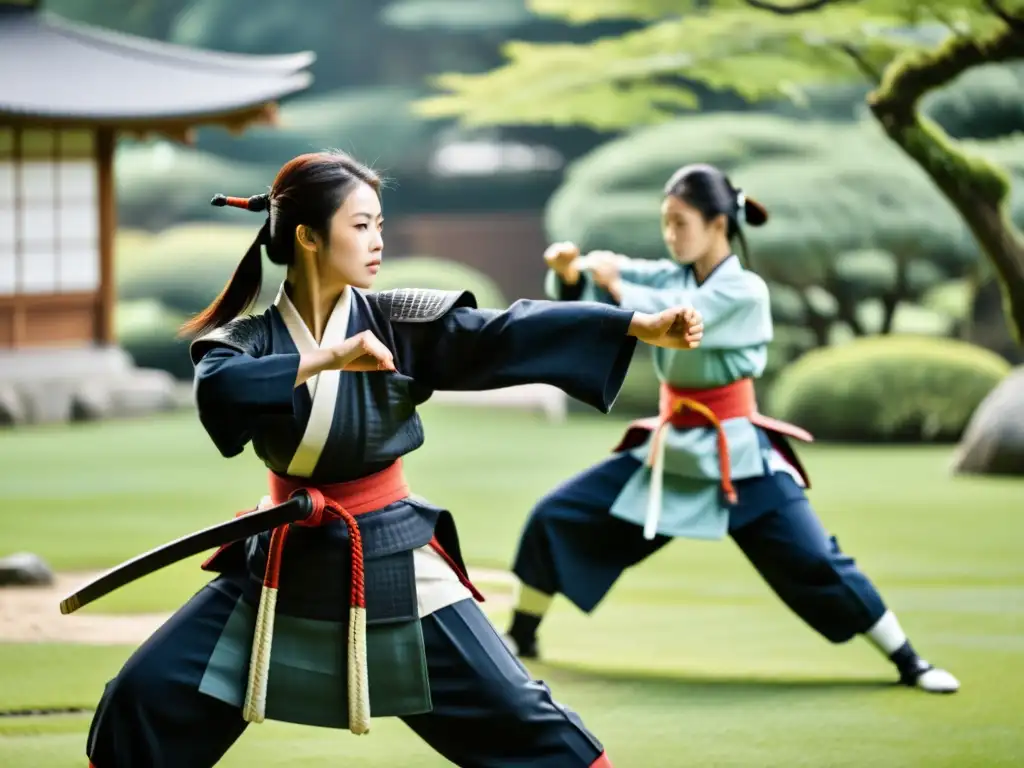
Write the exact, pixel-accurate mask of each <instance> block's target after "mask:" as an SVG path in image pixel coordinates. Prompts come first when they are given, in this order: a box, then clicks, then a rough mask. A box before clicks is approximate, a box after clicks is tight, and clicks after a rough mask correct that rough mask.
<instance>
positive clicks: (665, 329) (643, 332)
mask: <svg viewBox="0 0 1024 768" xmlns="http://www.w3.org/2000/svg"><path fill="white" fill-rule="evenodd" d="M629 335H630V336H636V338H638V339H639V340H640V341H642V342H644V343H646V344H650V345H651V346H652V347H665V348H666V349H696V348H697V347H699V346H700V340H701V338H702V337H703V336H704V320H703V318H702V317H701V315H700V312H698V311H697V310H695V309H693V308H692V307H673V308H671V309H666V310H664V311H663V312H658V313H657V314H655V315H650V314H647V313H644V312H634V313H633V321H632V322H631V323H630V325H629Z"/></svg>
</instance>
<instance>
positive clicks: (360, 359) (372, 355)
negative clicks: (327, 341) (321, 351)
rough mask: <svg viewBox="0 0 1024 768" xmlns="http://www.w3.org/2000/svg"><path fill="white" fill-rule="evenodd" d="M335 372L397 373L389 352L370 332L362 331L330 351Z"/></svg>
mask: <svg viewBox="0 0 1024 768" xmlns="http://www.w3.org/2000/svg"><path fill="white" fill-rule="evenodd" d="M331 351H332V352H333V353H334V364H333V365H332V366H331V367H332V368H334V369H335V370H341V371H397V370H398V369H397V368H395V358H394V355H392V354H391V350H390V349H388V348H387V347H386V346H384V343H383V342H382V341H381V340H380V339H378V338H377V337H376V336H374V335H373V334H372V333H371V332H370V331H362V332H361V333H357V334H356V335H355V336H353V337H351V338H349V339H345V341H343V342H341V344H338V345H337V346H336V347H334V349H332V350H331Z"/></svg>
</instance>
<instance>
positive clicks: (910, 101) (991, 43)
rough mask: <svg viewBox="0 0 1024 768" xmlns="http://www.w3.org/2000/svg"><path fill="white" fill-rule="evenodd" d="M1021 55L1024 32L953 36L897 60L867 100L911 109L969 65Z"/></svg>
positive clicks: (906, 110)
mask: <svg viewBox="0 0 1024 768" xmlns="http://www.w3.org/2000/svg"><path fill="white" fill-rule="evenodd" d="M1021 58H1024V35H1021V34H1019V33H1018V32H1017V31H1016V30H1014V29H1012V28H1007V29H1004V30H1000V31H999V32H997V33H996V34H994V35H991V36H989V37H986V38H981V39H978V38H956V39H952V40H950V41H949V42H948V43H946V44H945V45H941V46H939V47H938V48H936V49H935V50H932V51H926V52H923V53H916V54H912V55H908V56H904V57H901V58H900V59H897V60H896V61H895V62H893V64H891V65H890V66H889V67H887V68H886V71H885V78H884V79H883V81H882V84H881V85H880V86H879V88H878V90H877V91H875V92H874V93H872V94H871V95H870V96H869V97H868V98H869V103H870V104H871V106H872V108H873V109H875V110H876V111H881V112H887V111H890V110H894V111H900V112H904V113H910V112H912V111H913V110H914V109H915V108H916V106H917V102H918V101H920V99H921V97H922V96H924V95H925V94H926V93H928V92H929V91H931V90H934V89H935V88H941V87H942V86H944V85H946V84H947V83H949V82H951V81H953V80H955V79H956V78H957V77H959V76H960V75H961V74H963V73H964V72H966V71H967V70H968V69H971V68H972V67H977V66H981V65H983V64H994V63H997V62H1003V61H1011V60H1014V59H1021Z"/></svg>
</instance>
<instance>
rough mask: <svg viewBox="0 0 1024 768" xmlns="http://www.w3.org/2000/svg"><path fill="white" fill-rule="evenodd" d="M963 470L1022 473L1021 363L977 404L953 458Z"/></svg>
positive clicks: (957, 469)
mask: <svg viewBox="0 0 1024 768" xmlns="http://www.w3.org/2000/svg"><path fill="white" fill-rule="evenodd" d="M953 469H954V471H955V472H959V473H962V474H984V475H1017V476H1020V477H1024V366H1020V367H1018V368H1015V369H1014V370H1013V371H1012V372H1011V373H1010V374H1009V375H1008V376H1007V377H1006V378H1005V379H1003V381H1002V382H1000V383H999V384H998V385H997V386H996V387H995V388H994V389H993V390H992V391H991V392H990V393H989V394H988V396H987V397H986V398H985V399H984V400H982V402H981V403H980V404H979V405H978V407H977V409H976V410H975V411H974V414H973V415H972V416H971V420H970V421H969V422H968V424H967V428H966V429H965V430H964V435H963V438H962V439H961V441H960V444H959V446H958V448H957V451H956V455H955V456H954V458H953Z"/></svg>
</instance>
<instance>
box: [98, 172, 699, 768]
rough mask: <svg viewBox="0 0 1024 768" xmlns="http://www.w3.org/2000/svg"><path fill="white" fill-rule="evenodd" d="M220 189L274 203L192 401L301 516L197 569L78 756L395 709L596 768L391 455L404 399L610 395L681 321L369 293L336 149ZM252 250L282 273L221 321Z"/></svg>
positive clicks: (561, 767)
mask: <svg viewBox="0 0 1024 768" xmlns="http://www.w3.org/2000/svg"><path fill="white" fill-rule="evenodd" d="M214 203H215V204H220V205H225V204H227V205H235V206H238V207H243V208H247V209H248V210H250V211H267V212H268V213H267V218H266V220H265V222H264V224H263V227H262V228H261V230H260V232H259V235H258V236H257V238H256V240H255V241H254V242H253V244H252V246H251V247H250V248H249V251H248V252H247V253H246V255H245V257H244V258H243V259H242V261H241V263H240V264H239V266H238V268H237V269H236V271H235V274H234V275H233V276H232V278H231V280H230V282H229V283H228V285H227V286H226V287H225V289H224V291H223V292H222V293H221V295H220V296H219V297H218V298H217V299H216V300H215V301H214V302H213V303H212V304H211V306H210V307H209V308H207V309H206V310H205V311H204V312H203V313H201V314H200V315H198V316H197V317H196V318H194V319H193V320H192V321H191V322H190V323H188V324H187V325H186V328H185V331H187V332H188V333H190V334H192V335H194V336H195V337H196V338H195V340H194V341H193V343H192V346H191V355H192V360H193V362H194V364H195V397H196V403H197V406H198V411H199V418H200V421H201V422H202V424H203V426H204V427H205V428H206V431H207V432H208V434H209V435H210V438H211V439H212V440H213V442H214V444H215V445H216V446H217V448H218V450H219V451H220V452H221V454H222V455H223V456H225V457H232V456H236V455H238V454H240V453H241V452H242V451H243V449H244V447H245V445H246V444H247V443H251V444H252V447H253V450H254V451H255V452H256V454H257V456H259V458H260V459H261V460H262V461H263V463H264V464H265V465H266V466H267V468H268V470H269V473H268V478H269V486H270V493H269V499H267V500H265V502H266V503H269V504H275V505H276V504H280V503H283V502H284V501H285V500H287V499H288V498H289V497H290V496H291V495H292V494H294V493H296V492H297V491H299V490H304V491H306V492H307V493H309V495H310V498H312V500H313V509H314V512H313V514H312V515H311V516H310V517H309V518H307V519H306V520H305V521H302V522H301V523H299V524H297V525H293V526H283V527H281V528H277V529H275V530H273V531H269V532H266V533H264V534H259V535H255V536H252V537H250V538H248V539H246V540H244V541H240V542H237V543H235V544H232V545H228V546H225V547H222V548H221V549H220V550H218V552H217V553H216V554H215V555H214V556H213V557H211V558H210V560H208V561H207V562H206V563H205V564H204V566H203V567H204V568H205V569H207V570H209V571H211V572H215V573H217V574H218V575H217V576H216V577H215V578H214V579H213V580H212V581H211V582H210V583H209V584H207V585H206V586H205V587H204V588H203V589H201V590H200V591H199V592H198V593H197V594H196V595H195V596H194V597H193V598H192V599H191V600H190V601H189V602H188V603H187V604H186V605H185V606H184V607H182V608H181V609H180V610H179V611H178V612H177V613H176V614H175V615H174V616H173V617H172V618H171V619H170V620H168V622H167V623H166V624H165V625H164V626H163V627H161V628H160V629H159V630H158V631H157V632H156V633H155V634H154V635H153V636H152V637H151V638H150V639H149V640H148V641H146V643H145V644H144V645H142V646H141V648H139V649H138V650H137V651H136V652H135V654H134V655H133V656H132V657H131V658H130V659H129V660H128V662H127V663H126V664H125V666H124V667H123V669H122V670H121V671H120V673H119V674H118V675H117V677H115V678H114V679H113V680H112V681H111V682H110V683H109V684H108V685H107V686H106V689H105V691H104V693H103V697H102V700H101V701H100V703H99V706H98V708H97V711H96V715H95V718H94V720H93V724H92V728H91V730H90V734H89V741H88V749H87V754H88V756H89V759H90V764H91V765H93V766H94V767H95V768H129V767H130V768H139V767H141V766H146V767H147V768H163V767H164V766H167V767H168V768H184V767H185V766H188V768H205V767H206V766H213V765H215V764H216V763H217V761H219V760H220V759H221V757H222V756H223V755H224V754H225V752H227V750H228V749H229V748H230V747H231V745H232V744H233V743H234V742H235V740H236V739H237V738H238V737H239V736H240V735H241V734H242V732H243V731H244V730H245V728H246V726H247V724H248V723H249V722H261V721H263V720H264V719H268V718H269V719H275V720H280V721H287V722H294V723H305V724H310V725H318V726H324V727H335V728H347V729H349V730H351V731H353V732H354V733H365V732H366V731H367V730H368V729H369V723H370V716H371V714H372V715H374V716H377V717H391V716H396V717H401V718H402V719H403V720H404V721H405V722H406V723H407V724H408V725H409V726H410V727H411V728H412V729H413V730H414V731H415V732H416V733H417V734H419V735H420V737H422V738H423V739H424V740H425V741H426V742H427V743H428V744H430V746H431V747H432V748H433V749H435V750H436V751H437V752H438V753H440V754H441V755H443V756H444V757H446V758H447V759H448V760H450V761H452V762H453V763H454V764H456V765H460V766H480V767H481V768H491V767H492V766H493V767H494V768H497V766H512V765H522V766H526V765H529V766H532V767H533V768H546V767H550V768H556V767H557V768H571V766H581V767H586V766H590V767H592V768H593V767H594V766H610V765H611V762H610V761H609V760H608V757H607V756H606V755H605V753H604V749H603V747H602V745H601V744H600V742H598V740H597V739H596V738H595V737H594V736H593V735H591V734H590V733H589V732H588V731H587V729H586V728H585V727H584V725H583V724H582V723H581V722H580V720H579V718H578V717H577V716H576V715H575V714H574V713H573V712H572V711H570V710H568V709H566V708H565V707H564V706H562V705H560V704H559V703H558V702H557V701H555V700H554V699H553V698H552V696H551V693H550V691H549V690H548V688H547V687H546V686H545V685H544V684H543V683H541V682H539V681H536V680H533V679H531V678H530V676H529V674H528V673H527V671H526V670H525V668H523V667H522V666H521V665H520V663H519V662H518V661H517V660H516V659H515V658H514V656H513V655H512V654H511V653H510V652H509V651H508V650H507V649H506V647H505V645H504V643H503V642H502V639H501V637H500V636H499V634H498V633H497V632H496V631H495V629H494V628H493V626H492V625H491V623H490V622H489V621H488V619H487V618H486V617H485V615H484V614H483V612H482V611H481V610H480V608H479V607H478V606H477V605H476V603H475V602H474V598H475V599H476V600H482V599H483V598H482V597H481V596H480V595H479V593H478V592H477V591H476V589H475V588H474V587H473V585H472V583H471V582H470V581H469V579H468V578H467V577H466V575H465V573H466V568H465V565H464V562H463V559H462V556H461V553H460V550H459V543H458V538H457V534H456V528H455V525H454V522H453V520H452V517H451V515H450V513H449V512H447V511H446V510H444V509H442V508H440V507H436V506H434V505H432V504H430V503H428V502H426V501H424V500H422V499H420V498H418V497H414V496H411V495H410V492H409V488H408V486H407V485H406V483H405V480H404V477H403V475H402V468H401V457H402V456H404V455H405V454H407V453H409V452H411V451H413V450H415V449H416V448H418V447H419V446H420V445H421V444H422V443H423V427H422V424H421V422H420V418H419V416H418V415H417V413H416V406H417V405H418V404H420V403H422V402H424V401H426V400H427V399H428V398H429V397H430V395H431V393H432V392H433V391H434V390H439V389H443V390H483V389H493V388H497V387H505V386H511V385H516V384H523V383H528V382H541V383H546V384H551V385H554V386H557V387H559V388H561V389H562V390H564V391H565V392H566V393H567V394H569V395H571V396H573V397H575V398H577V399H579V400H581V401H583V402H585V403H588V404H589V405H592V406H593V407H595V408H597V409H598V410H600V411H602V412H607V411H608V410H609V409H610V408H611V405H612V403H613V401H614V400H615V397H616V395H617V394H618V391H619V388H620V387H621V385H622V382H623V379H624V377H625V374H626V370H627V367H628V365H629V362H630V359H631V357H632V354H633V350H634V347H635V345H636V342H637V340H638V339H639V340H642V341H645V342H647V343H650V344H653V345H655V346H662V347H672V348H682V349H686V348H692V347H695V346H697V344H698V343H699V340H700V337H701V334H702V326H701V324H700V317H699V315H698V314H697V313H696V312H694V311H692V310H689V309H683V308H676V309H670V310H667V311H665V312H662V313H659V314H656V315H650V314H643V313H637V312H631V311H626V310H622V309H618V308H615V307H609V306H603V305H600V304H597V303H573V304H559V303H553V302H546V301H517V302H516V303H514V304H513V305H512V306H511V307H509V308H508V309H507V310H505V311H497V310H482V309H477V308H476V307H475V300H474V298H473V296H472V295H471V294H469V293H467V292H459V291H454V292H443V291H431V290H420V289H403V290H395V291H387V292H382V293H366V292H364V291H365V290H366V289H368V288H369V287H370V286H371V285H372V283H373V280H374V276H375V275H376V273H377V270H378V269H379V267H380V264H381V252H382V250H383V242H382V239H381V225H382V221H383V219H382V216H381V202H380V182H379V179H378V177H377V176H376V175H375V174H374V173H373V172H372V171H371V170H370V169H368V168H365V167H364V166H362V165H360V164H358V163H357V162H355V161H354V160H352V159H351V158H349V157H347V156H346V155H343V154H313V155H303V156H301V157H298V158H295V159H294V160H292V161H290V162H289V163H287V164H286V165H285V166H284V167H283V168H282V169H281V171H280V172H279V173H278V175H277V178H276V179H275V181H274V184H273V187H272V188H271V190H270V192H269V194H265V195H257V196H255V197H252V198H248V199H241V198H224V197H217V198H215V199H214ZM263 248H266V251H267V255H268V257H269V258H270V259H271V261H273V262H274V263H277V264H285V265H287V266H288V275H287V279H286V281H285V283H284V284H283V285H282V286H281V290H280V291H279V293H278V295H277V299H276V300H275V301H274V303H273V305H272V306H271V307H269V308H268V309H267V310H266V311H265V312H264V313H262V314H261V315H256V316H244V317H239V316H240V315H242V313H243V312H245V311H246V310H247V309H248V308H249V307H250V306H251V305H252V303H253V302H254V301H255V299H256V298H257V296H258V294H259V287H260V281H261V258H262V249H263ZM342 372H344V375H343V374H342ZM286 540H287V546H285V541H286Z"/></svg>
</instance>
